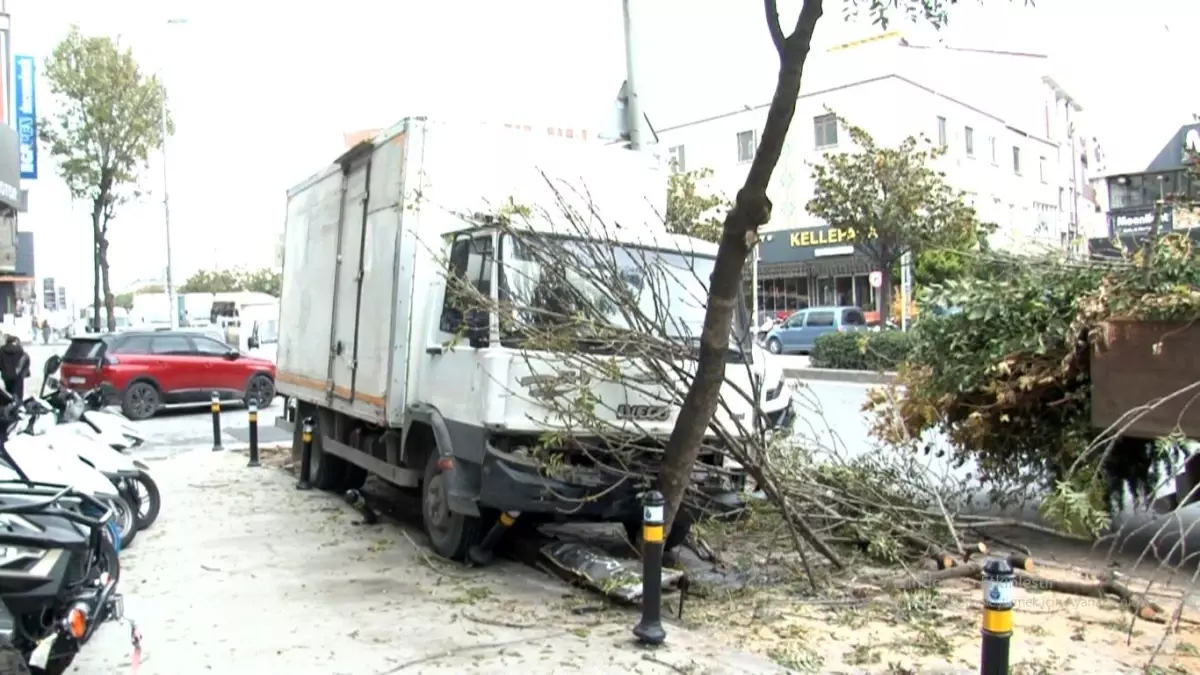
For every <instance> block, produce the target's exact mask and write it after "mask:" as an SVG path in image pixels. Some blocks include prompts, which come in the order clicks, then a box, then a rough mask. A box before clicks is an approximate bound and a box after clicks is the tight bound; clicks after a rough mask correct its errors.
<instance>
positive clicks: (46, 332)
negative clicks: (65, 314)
mask: <svg viewBox="0 0 1200 675" xmlns="http://www.w3.org/2000/svg"><path fill="white" fill-rule="evenodd" d="M42 344H47V345H48V344H50V319H42Z"/></svg>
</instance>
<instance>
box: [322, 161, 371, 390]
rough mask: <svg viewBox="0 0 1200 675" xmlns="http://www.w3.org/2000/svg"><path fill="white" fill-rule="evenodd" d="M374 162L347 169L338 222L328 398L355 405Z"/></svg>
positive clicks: (359, 162) (351, 166)
mask: <svg viewBox="0 0 1200 675" xmlns="http://www.w3.org/2000/svg"><path fill="white" fill-rule="evenodd" d="M370 179H371V158H370V156H369V155H368V156H367V157H364V158H362V159H361V160H360V161H358V162H357V163H355V164H351V165H350V166H349V167H348V169H347V174H346V178H345V189H344V190H343V191H342V214H341V218H340V219H339V222H338V237H337V241H338V244H337V248H338V257H337V264H336V270H337V271H336V272H335V275H334V279H333V284H334V286H333V317H332V318H333V321H332V328H331V329H330V331H331V332H330V339H329V344H330V354H329V377H328V383H329V384H328V391H327V394H328V396H329V397H330V399H333V398H340V399H343V400H345V401H348V402H354V385H355V372H356V370H357V368H358V321H359V307H360V305H361V300H362V294H361V287H362V278H363V245H364V237H363V233H364V232H365V227H364V226H365V223H366V217H367V212H368V211H367V202H368V199H369V197H370V195H369V194H368V186H369V185H370Z"/></svg>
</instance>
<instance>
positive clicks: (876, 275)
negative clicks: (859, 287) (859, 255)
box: [867, 270, 883, 288]
mask: <svg viewBox="0 0 1200 675" xmlns="http://www.w3.org/2000/svg"><path fill="white" fill-rule="evenodd" d="M867 281H869V282H871V288H879V287H880V286H882V285H883V272H880V271H878V270H876V271H874V272H871V274H870V275H869V276H867Z"/></svg>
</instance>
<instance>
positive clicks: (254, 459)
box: [246, 398, 259, 466]
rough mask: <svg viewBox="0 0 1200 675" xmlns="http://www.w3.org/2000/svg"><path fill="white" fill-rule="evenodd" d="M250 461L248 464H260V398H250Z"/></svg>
mask: <svg viewBox="0 0 1200 675" xmlns="http://www.w3.org/2000/svg"><path fill="white" fill-rule="evenodd" d="M249 409H250V461H249V462H248V463H247V464H246V466H259V463H258V399H253V398H252V399H250V406H249Z"/></svg>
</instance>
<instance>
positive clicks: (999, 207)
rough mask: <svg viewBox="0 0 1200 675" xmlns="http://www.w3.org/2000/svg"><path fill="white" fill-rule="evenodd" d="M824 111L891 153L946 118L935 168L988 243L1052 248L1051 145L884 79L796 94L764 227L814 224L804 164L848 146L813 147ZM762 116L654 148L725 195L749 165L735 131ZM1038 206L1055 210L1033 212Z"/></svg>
mask: <svg viewBox="0 0 1200 675" xmlns="http://www.w3.org/2000/svg"><path fill="white" fill-rule="evenodd" d="M826 108H829V109H831V110H833V111H835V112H836V113H837V114H839V115H841V116H842V117H844V118H846V119H847V120H848V121H850V122H851V123H853V124H855V125H857V126H860V127H863V128H864V129H866V130H867V131H868V132H869V133H871V134H872V135H873V136H874V137H875V140H876V142H878V143H880V144H881V145H890V146H894V145H897V144H899V143H900V142H901V141H902V140H903V139H904V138H905V137H907V136H909V135H912V134H924V135H925V136H926V137H927V138H929V139H930V140H932V141H936V140H938V117H944V118H945V119H946V131H947V138H946V143H947V146H948V148H949V152H948V153H947V155H946V156H945V157H944V158H942V160H940V163H941V168H942V169H943V170H944V171H945V172H946V174H947V177H948V180H949V181H950V183H951V184H952V185H954V186H955V187H957V188H959V189H961V190H963V191H965V192H967V193H968V198H969V199H970V200H971V201H972V202H973V203H974V205H975V206H976V208H977V209H978V210H979V214H980V217H981V218H982V219H985V220H990V221H993V222H996V223H997V225H999V226H1000V230H999V231H998V233H997V236H996V237H995V244H996V245H997V246H1003V247H1006V248H1018V249H1021V248H1028V247H1029V246H1030V245H1032V243H1033V242H1037V243H1040V244H1053V245H1055V246H1057V244H1058V241H1059V235H1058V232H1057V230H1058V223H1057V213H1056V211H1057V191H1058V184H1057V178H1056V176H1055V173H1056V172H1055V171H1054V165H1053V162H1054V161H1055V160H1056V159H1057V154H1056V153H1057V147H1056V146H1055V145H1054V144H1052V143H1049V142H1048V141H1046V140H1044V139H1040V138H1037V137H1034V136H1031V135H1028V134H1024V133H1022V132H1020V131H1017V130H1014V129H1012V128H1010V127H1009V126H1008V125H1006V124H1005V122H1004V121H1003V120H1002V119H1000V118H999V117H997V116H995V115H991V114H989V113H987V112H985V111H983V110H980V109H978V108H975V107H973V106H971V105H968V104H967V103H965V102H963V101H959V100H956V99H955V98H953V97H950V96H948V95H944V94H942V93H939V92H937V91H935V90H933V89H932V88H930V87H927V86H922V84H921V83H919V82H914V81H910V80H908V79H906V78H902V77H899V76H891V75H885V76H880V77H876V78H875V79H872V80H870V81H867V82H863V83H858V84H853V85H849V86H841V87H837V88H832V89H827V90H823V91H811V92H809V93H806V94H804V95H802V96H801V98H800V101H799V104H798V106H797V110H796V116H795V118H794V120H793V123H792V129H791V132H790V133H789V135H788V139H787V141H786V143H785V147H784V152H783V156H782V157H781V159H780V163H779V166H778V167H777V168H776V171H775V175H774V178H773V180H772V184H771V188H770V190H769V191H768V192H769V196H770V197H771V201H772V202H773V203H774V211H773V214H772V216H773V217H772V220H771V223H770V224H769V225H768V228H767V229H790V228H795V227H809V226H816V225H820V224H822V223H821V221H819V220H817V219H815V218H813V217H812V216H811V215H809V214H808V212H807V211H806V209H805V205H806V203H807V202H808V200H809V199H810V198H811V196H812V180H811V171H812V169H811V167H812V164H813V163H817V162H820V161H822V157H823V154H824V153H825V152H831V151H832V152H836V151H844V150H846V149H847V148H848V146H849V138H848V137H847V135H846V133H845V130H844V129H839V133H838V144H837V146H835V147H832V148H820V149H818V148H817V147H816V139H815V131H814V118H816V117H818V116H821V115H824V114H826ZM765 115H766V108H765V107H763V108H759V109H755V110H748V111H742V112H738V113H734V114H730V115H727V116H724V117H721V118H716V119H711V120H707V121H701V122H698V123H694V124H690V125H685V126H682V127H677V128H675V129H668V130H662V131H660V132H659V136H660V143H661V144H662V145H663V146H665V147H667V148H673V147H677V146H683V148H684V151H683V154H684V164H685V167H684V168H685V169H688V170H692V169H699V168H710V169H712V170H713V172H714V175H713V179H712V183H711V185H710V186H708V187H710V189H715V190H718V191H721V192H724V193H726V194H727V195H730V196H732V195H733V194H735V193H736V191H737V189H738V188H739V187H740V186H741V184H742V181H743V180H744V179H745V174H746V170H747V167H748V163H742V162H739V161H738V141H737V138H738V133H739V132H743V131H747V130H754V131H756V132H758V131H759V130H761V128H762V125H763V122H764V121H765ZM967 127H970V128H971V130H972V135H973V139H974V148H973V150H974V152H973V153H972V154H968V153H967V151H966V135H967V131H966V129H967ZM993 138H994V139H995V146H996V155H995V162H994V163H993V161H992V150H991V148H992V139H993ZM1014 146H1015V147H1018V148H1020V153H1021V171H1020V174H1019V175H1017V174H1016V173H1014V171H1013V147H1014ZM1042 157H1045V158H1046V168H1045V172H1044V173H1041V174H1040V173H1039V158H1042ZM1039 205H1041V206H1042V208H1043V209H1045V208H1049V209H1051V211H1053V212H1051V213H1049V214H1045V213H1043V214H1041V215H1039V211H1038V206H1039ZM1039 225H1042V226H1043V227H1042V228H1039Z"/></svg>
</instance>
